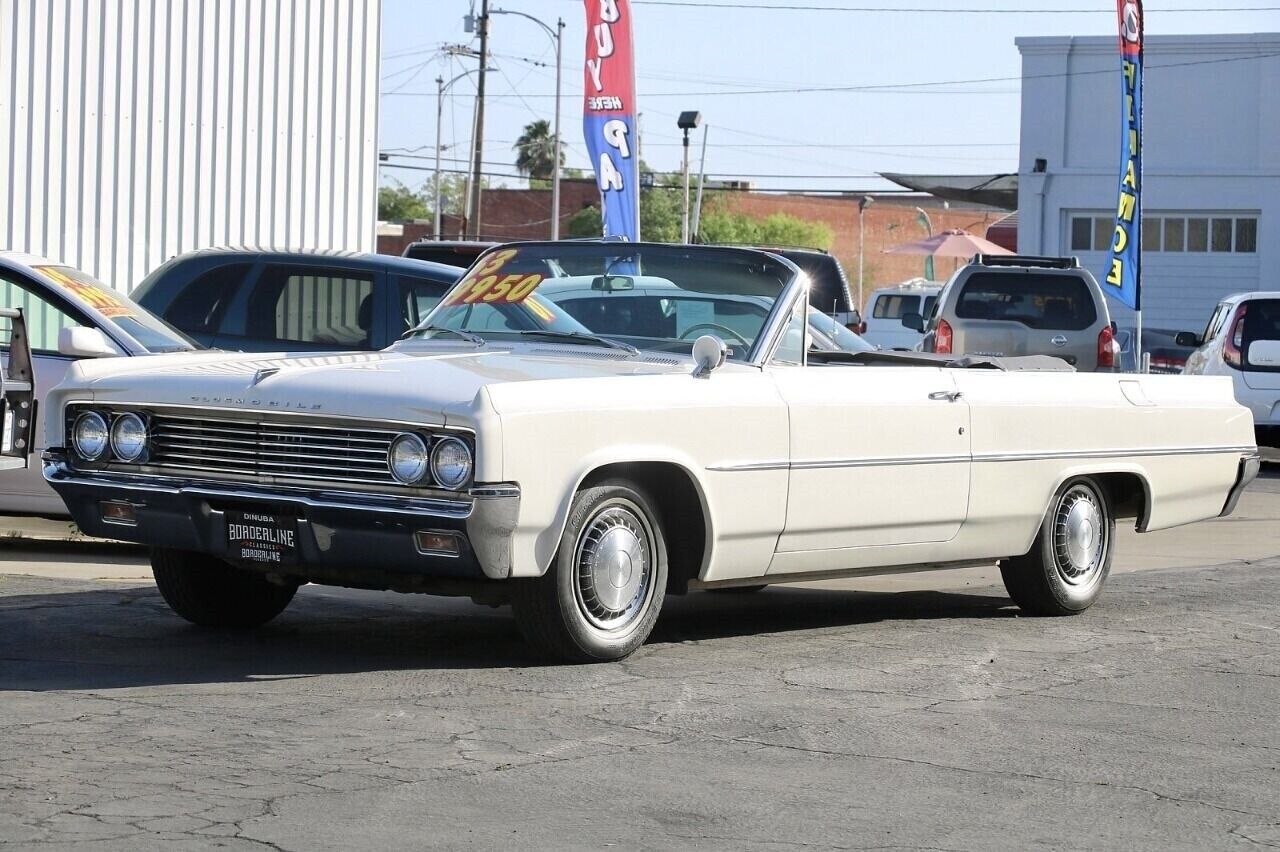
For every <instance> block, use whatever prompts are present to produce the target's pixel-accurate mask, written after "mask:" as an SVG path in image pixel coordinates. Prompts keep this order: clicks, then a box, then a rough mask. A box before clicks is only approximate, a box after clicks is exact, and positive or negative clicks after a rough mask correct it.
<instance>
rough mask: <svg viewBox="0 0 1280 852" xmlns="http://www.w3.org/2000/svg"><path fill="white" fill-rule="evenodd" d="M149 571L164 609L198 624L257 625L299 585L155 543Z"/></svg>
mask: <svg viewBox="0 0 1280 852" xmlns="http://www.w3.org/2000/svg"><path fill="white" fill-rule="evenodd" d="M151 573H152V574H153V575H154V576H155V578H156V588H158V589H159V590H160V595H161V596H162V597H163V598H164V600H165V603H167V604H168V605H169V608H170V609H172V610H173V611H174V612H176V613H177V614H178V615H180V616H182V617H183V618H185V619H186V620H187V621H190V622H192V623H193V624H199V625H200V626H202V627H240V628H244V627H258V626H259V625H262V624H266V623H267V622H268V621H270V620H271V619H273V618H275V617H276V616H277V615H279V614H280V613H282V612H284V610H285V607H287V606H288V605H289V602H290V601H292V600H293V596H294V593H295V592H297V591H298V587H297V586H296V585H294V584H292V583H288V584H285V585H277V584H276V583H272V582H271V581H270V580H268V579H267V578H266V577H264V576H262V575H261V574H255V573H253V572H252V571H245V570H244V569H241V568H236V567H235V566H233V565H229V564H227V563H226V562H223V561H222V560H221V559H216V558H214V557H212V556H208V555H206V554H203V553H188V552H186V551H182V550H168V549H164V548H155V549H153V550H152V551H151Z"/></svg>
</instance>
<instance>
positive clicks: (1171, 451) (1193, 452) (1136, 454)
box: [973, 447, 1258, 462]
mask: <svg viewBox="0 0 1280 852" xmlns="http://www.w3.org/2000/svg"><path fill="white" fill-rule="evenodd" d="M1257 449H1258V448H1257V447H1164V448H1154V449H1145V450H1066V451H1063V452H1056V453H1055V452H1039V453H981V454H978V455H975V456H974V457H973V460H974V462H1000V461H1045V460H1049V459H1123V458H1152V457H1156V456H1210V455H1218V454H1224V455H1225V454H1227V453H1254V452H1257Z"/></svg>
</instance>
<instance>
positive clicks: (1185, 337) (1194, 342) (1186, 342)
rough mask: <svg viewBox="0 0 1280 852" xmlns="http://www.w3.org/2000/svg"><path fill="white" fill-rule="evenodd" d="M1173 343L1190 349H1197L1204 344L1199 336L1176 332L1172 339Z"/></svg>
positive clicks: (1187, 332)
mask: <svg viewBox="0 0 1280 852" xmlns="http://www.w3.org/2000/svg"><path fill="white" fill-rule="evenodd" d="M1173 342H1174V343H1176V344H1178V345H1179V346H1190V347H1191V348H1192V349H1195V348H1198V347H1199V346H1200V345H1201V344H1202V343H1204V341H1203V340H1201V339H1200V335H1198V334H1196V333H1195V332H1194V331H1180V332H1178V335H1177V336H1176V337H1175V338H1174V339H1173Z"/></svg>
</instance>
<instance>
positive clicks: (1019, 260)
mask: <svg viewBox="0 0 1280 852" xmlns="http://www.w3.org/2000/svg"><path fill="white" fill-rule="evenodd" d="M973 263H976V264H978V265H979V266H1029V267H1038V268H1040V269H1079V268H1080V258H1078V257H1036V256H1034V255H1029V254H978V255H974V257H973Z"/></svg>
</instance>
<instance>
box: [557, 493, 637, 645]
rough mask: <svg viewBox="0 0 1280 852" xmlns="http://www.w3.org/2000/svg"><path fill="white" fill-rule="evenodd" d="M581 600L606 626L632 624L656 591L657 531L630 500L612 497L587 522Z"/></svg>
mask: <svg viewBox="0 0 1280 852" xmlns="http://www.w3.org/2000/svg"><path fill="white" fill-rule="evenodd" d="M574 564H575V566H576V567H577V572H576V574H577V582H576V584H575V586H574V589H575V591H576V593H577V599H578V606H579V608H580V609H581V610H582V614H583V615H584V616H585V617H586V619H587V621H588V622H589V623H590V624H591V625H592V626H593V627H596V628H598V629H600V630H605V631H616V630H619V629H622V628H625V627H627V626H628V625H629V624H630V623H631V622H632V621H634V620H635V619H636V618H637V617H638V616H639V615H640V614H641V613H642V612H644V609H645V607H646V605H647V604H648V601H649V597H650V596H651V593H652V588H651V586H652V582H651V580H652V575H653V534H652V531H651V530H650V529H649V525H648V523H646V522H645V520H644V516H643V515H642V514H641V513H640V511H639V509H638V508H637V507H635V506H634V505H633V504H632V503H631V502H630V501H626V500H615V501H610V502H609V503H606V504H605V505H603V506H602V507H600V509H598V510H597V511H596V514H595V515H593V516H592V517H591V519H590V520H589V521H587V523H586V524H585V525H584V526H583V528H582V532H581V533H580V534H579V536H578V546H577V549H576V551H575V554H574Z"/></svg>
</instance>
